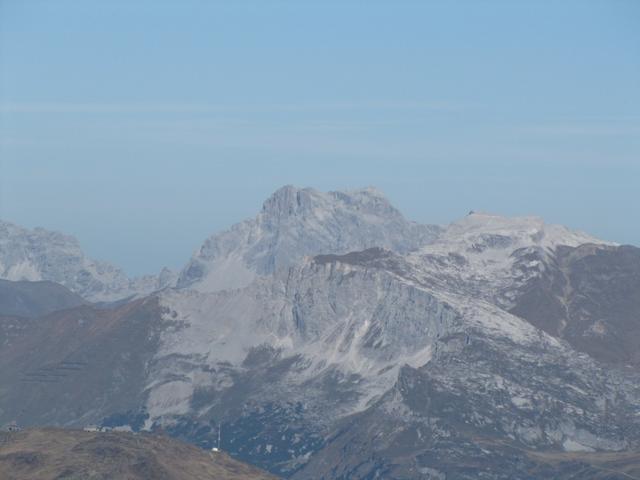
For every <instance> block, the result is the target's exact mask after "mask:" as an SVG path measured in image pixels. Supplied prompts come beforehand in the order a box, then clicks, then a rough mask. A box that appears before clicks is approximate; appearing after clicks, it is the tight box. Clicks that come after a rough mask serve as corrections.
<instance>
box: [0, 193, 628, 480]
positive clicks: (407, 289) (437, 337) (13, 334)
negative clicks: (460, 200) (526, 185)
mask: <svg viewBox="0 0 640 480" xmlns="http://www.w3.org/2000/svg"><path fill="white" fill-rule="evenodd" d="M639 278H640V254H639V250H638V249H636V248H634V247H625V246H618V245H615V244H612V243H609V242H603V241H600V240H598V239H595V238H593V237H590V236H588V235H586V234H582V233H579V232H574V231H571V230H569V229H566V228H564V227H561V226H556V225H546V224H545V223H544V222H543V221H542V220H541V219H539V218H536V217H521V218H505V217H500V216H495V215H488V214H482V213H472V214H470V215H468V216H467V217H465V218H463V219H461V220H460V221H458V222H454V223H452V224H451V225H449V226H447V227H444V228H441V227H431V226H419V225H416V224H413V223H411V222H408V221H406V220H404V219H403V217H402V216H401V215H400V214H399V213H398V212H397V210H395V209H394V208H393V207H391V206H390V205H389V204H388V202H386V200H384V198H383V197H382V196H381V195H380V194H379V193H378V192H376V191H372V190H363V191H357V192H350V193H339V192H333V193H320V192H316V191H315V190H311V189H303V190H300V189H296V188H293V187H285V188H283V189H281V190H279V191H278V192H276V193H275V194H274V195H273V196H272V197H271V198H270V199H269V200H267V202H265V205H264V207H263V210H262V212H261V213H259V214H258V216H257V217H256V218H255V219H253V220H248V221H245V222H243V223H241V224H238V225H237V226H235V227H233V228H232V229H231V230H230V231H228V232H224V233H222V234H220V235H217V236H215V237H212V238H210V239H209V240H207V241H206V242H205V244H204V245H203V247H202V248H201V249H200V250H199V251H198V252H197V253H196V254H195V255H194V257H193V258H192V260H191V261H190V262H189V264H188V265H187V266H186V267H185V269H184V270H183V271H182V273H181V274H180V279H179V280H178V282H177V287H176V288H172V289H165V290H163V291H161V292H156V293H154V294H153V295H151V296H150V297H148V298H146V299H140V300H137V301H135V302H130V303H126V304H124V305H121V306H119V307H117V308H113V309H109V310H101V309H98V308H94V307H86V306H84V307H78V308H76V309H74V310H71V311H64V312H57V313H53V314H50V315H48V316H45V317H40V318H37V319H17V318H15V317H6V318H4V319H3V320H2V321H0V325H2V322H4V325H5V328H4V330H1V331H4V332H8V333H6V334H5V341H4V344H3V346H2V347H1V349H0V364H2V365H3V367H4V368H3V370H2V371H0V375H2V377H0V380H1V381H0V385H7V386H9V387H8V388H7V387H5V388H4V389H3V388H2V387H0V421H5V422H8V421H11V420H19V421H20V422H21V423H29V422H33V423H41V422H49V423H51V422H55V423H60V424H74V425H81V424H83V423H96V422H104V423H107V424H110V425H129V426H131V427H132V428H144V429H154V428H163V429H164V430H165V431H167V432H169V433H171V434H172V435H175V436H178V437H181V438H184V439H188V440H189V441H192V442H195V443H197V444H200V445H201V446H204V447H211V446H213V445H215V444H216V442H217V435H218V430H219V428H220V425H221V426H222V433H223V446H224V449H225V450H227V451H229V452H230V453H232V454H233V455H235V456H238V457H239V458H241V459H244V460H246V461H248V462H250V463H253V464H256V465H260V466H262V467H263V468H266V469H268V470H270V471H272V472H274V473H277V474H279V475H281V476H287V477H292V478H296V479H298V478H299V479H306V478H314V479H315V478H318V479H327V480H328V479H374V478H389V479H424V478H427V479H449V480H450V479H476V478H487V479H515V478H518V479H520V478H521V479H546V478H558V479H563V478H567V479H568V478H572V477H571V475H574V474H575V473H576V471H579V472H580V477H579V478H584V479H590V478H592V479H596V478H616V477H615V476H613V477H612V476H610V477H606V476H603V475H606V474H607V473H606V472H609V474H611V472H613V474H614V475H615V474H620V472H622V473H624V474H626V475H632V476H633V475H634V472H636V469H637V468H638V465H639V464H638V455H637V453H636V452H638V450H640V374H638V373H637V368H633V367H635V366H636V365H637V361H638V356H637V344H638V343H637V342H638V332H639V331H640V327H639V325H640V318H639V317H638V312H639V311H640V303H639V296H638V295H639V294H638V292H640V285H639V284H638V279H639ZM6 325H9V327H6ZM52 339H55V340H52ZM34 351H37V354H34V353H32V352H34ZM83 362H84V363H83ZM106 365H110V366H111V367H110V368H109V369H105V368H104V367H105V366H106ZM5 366H6V367H5ZM63 367H65V368H63ZM66 367H78V368H75V369H74V368H66ZM80 367H81V368H80ZM57 398H64V401H63V402H60V401H58V400H57ZM43 399H44V400H43ZM17 405H20V407H21V410H19V409H17V408H16V406H17ZM52 405H55V408H52V407H51V406H52ZM616 472H617V473H616Z"/></svg>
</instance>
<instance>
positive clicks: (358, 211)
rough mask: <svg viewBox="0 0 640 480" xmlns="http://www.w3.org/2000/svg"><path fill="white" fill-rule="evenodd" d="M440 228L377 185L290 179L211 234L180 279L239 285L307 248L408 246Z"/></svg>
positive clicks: (190, 283)
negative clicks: (409, 215)
mask: <svg viewBox="0 0 640 480" xmlns="http://www.w3.org/2000/svg"><path fill="white" fill-rule="evenodd" d="M439 232H440V228H439V227H436V226H431V225H419V224H416V223H414V222H410V221H408V220H406V219H405V218H404V217H403V216H402V214H401V213H400V212H399V211H398V210H397V209H396V208H394V207H393V206H392V205H391V204H390V203H389V201H388V200H387V199H386V198H385V197H384V195H383V194H382V193H380V192H379V191H378V190H376V189H374V188H370V187H369V188H364V189H360V190H350V191H336V192H320V191H318V190H315V189H313V188H297V187H294V186H291V185H287V186H285V187H282V188H280V189H278V190H277V191H276V192H275V193H274V194H273V195H271V196H270V197H269V198H268V199H267V200H266V201H265V202H264V205H263V208H262V210H261V212H260V213H259V214H258V215H257V216H256V217H255V218H253V219H249V220H246V221H244V222H242V223H240V224H237V225H235V226H234V227H232V228H231V229H230V230H228V231H226V232H222V233H220V234H217V235H214V236H212V237H210V238H209V239H207V240H206V241H205V242H204V244H203V246H202V247H201V248H200V249H199V250H198V251H197V252H196V254H195V255H194V256H193V257H192V259H191V261H190V262H189V264H188V265H187V266H186V267H185V269H184V270H183V271H182V273H181V275H180V278H179V280H178V287H194V288H197V289H199V290H201V291H218V290H224V289H229V288H239V287H243V286H246V285H248V284H249V283H251V282H252V281H253V280H254V279H255V277H256V276H257V275H268V274H271V273H273V272H275V271H276V270H278V269H279V268H283V267H288V266H291V265H293V264H295V263H296V262H298V261H299V260H301V259H302V258H303V257H305V256H313V255H320V254H323V253H335V254H345V253H348V252H352V251H357V250H365V249H367V248H372V247H381V248H387V249H389V250H392V251H395V252H402V253H404V252H408V251H411V250H414V249H417V248H418V247H420V246H421V245H424V244H426V243H429V242H431V241H432V240H433V239H434V238H435V237H436V236H437V234H438V233H439Z"/></svg>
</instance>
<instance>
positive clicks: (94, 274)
mask: <svg viewBox="0 0 640 480" xmlns="http://www.w3.org/2000/svg"><path fill="white" fill-rule="evenodd" d="M0 278H2V279H5V280H12V281H42V280H44V281H50V282H55V283H59V284H61V285H63V286H65V287H67V288H68V289H69V290H71V291H72V292H74V293H76V294H78V295H80V296H81V297H83V298H84V299H86V300H89V301H92V302H108V301H114V300H119V299H123V298H127V297H132V296H136V295H143V294H148V293H151V292H153V291H155V290H159V289H161V288H164V287H165V286H167V285H170V284H172V283H173V282H175V278H173V274H172V273H171V272H170V271H168V270H163V272H162V273H161V274H160V275H158V276H146V277H139V278H135V279H129V278H127V276H126V274H125V273H124V272H123V271H122V270H121V269H119V268H118V267H115V266H113V265H111V264H109V263H106V262H100V261H97V260H92V259H90V258H88V257H87V256H86V255H85V254H84V252H83V251H82V249H81V248H80V244H79V243H78V241H77V240H76V239H75V238H74V237H72V236H69V235H63V234H61V233H58V232H51V231H48V230H45V229H42V228H36V229H33V230H29V229H26V228H22V227H19V226H17V225H14V224H11V223H8V222H3V221H0Z"/></svg>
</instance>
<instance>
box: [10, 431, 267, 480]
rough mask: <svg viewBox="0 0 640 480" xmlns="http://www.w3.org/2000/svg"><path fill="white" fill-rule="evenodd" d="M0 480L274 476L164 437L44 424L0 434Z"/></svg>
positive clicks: (245, 479) (250, 479) (249, 479)
mask: <svg viewBox="0 0 640 480" xmlns="http://www.w3.org/2000/svg"><path fill="white" fill-rule="evenodd" d="M0 478H2V479H3V480H23V479H24V480H26V479H29V480H31V479H35V478H37V479H39V480H53V479H56V480H72V479H86V478H91V479H95V480H102V479H104V480H106V479H113V480H117V479H127V480H137V479H140V480H142V479H145V480H147V479H154V480H183V479H184V480H187V479H188V480H205V479H206V480H240V479H242V480H269V479H273V480H275V478H276V477H273V476H271V475H268V474H266V473H263V472H262V471H260V470H258V469H256V468H253V467H250V466H248V465H246V464H243V463H241V462H238V461H236V460H234V459H232V458H231V457H229V456H228V455H226V454H224V453H216V454H211V453H209V452H207V451H205V450H202V449H200V448H197V447H194V446H192V445H189V444H186V443H182V442H180V441H177V440H173V439H171V438H169V437H164V436H157V435H134V434H131V433H124V432H117V433H116V432H109V433H99V432H85V431H81V430H64V429H57V428H47V429H31V430H26V431H23V432H18V433H2V434H0Z"/></svg>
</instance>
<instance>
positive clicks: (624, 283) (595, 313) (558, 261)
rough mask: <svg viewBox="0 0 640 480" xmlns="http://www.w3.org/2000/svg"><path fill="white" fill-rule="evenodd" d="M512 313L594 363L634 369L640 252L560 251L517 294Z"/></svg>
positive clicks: (638, 353)
mask: <svg viewBox="0 0 640 480" xmlns="http://www.w3.org/2000/svg"><path fill="white" fill-rule="evenodd" d="M530 259H531V258H529V257H523V260H525V261H526V260H530ZM533 259H535V258H533ZM511 313H514V314H515V315H518V316H520V317H522V318H524V319H526V320H528V321H529V322H531V323H532V324H533V325H535V326H537V327H539V328H541V329H543V330H545V331H546V332H547V333H549V334H551V335H554V336H556V337H560V338H563V339H565V340H567V341H568V342H569V343H570V344H571V345H572V346H573V347H574V348H575V349H576V350H579V351H582V352H586V353H588V354H589V355H591V356H592V357H593V358H596V359H597V360H600V361H603V362H608V363H613V364H618V365H620V364H622V365H638V364H639V363H640V349H639V348H638V345H640V248H636V247H632V246H621V247H613V246H601V245H589V244H587V245H581V246H579V247H577V248H570V247H561V248H559V249H558V250H557V251H556V256H555V258H554V259H553V261H550V262H546V263H545V268H544V270H543V271H542V273H541V274H540V275H538V276H534V277H533V278H532V280H531V281H530V282H529V283H528V284H527V285H525V287H524V288H523V289H522V290H521V291H520V292H519V293H518V295H517V299H516V304H515V306H514V307H513V308H512V310H511Z"/></svg>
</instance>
